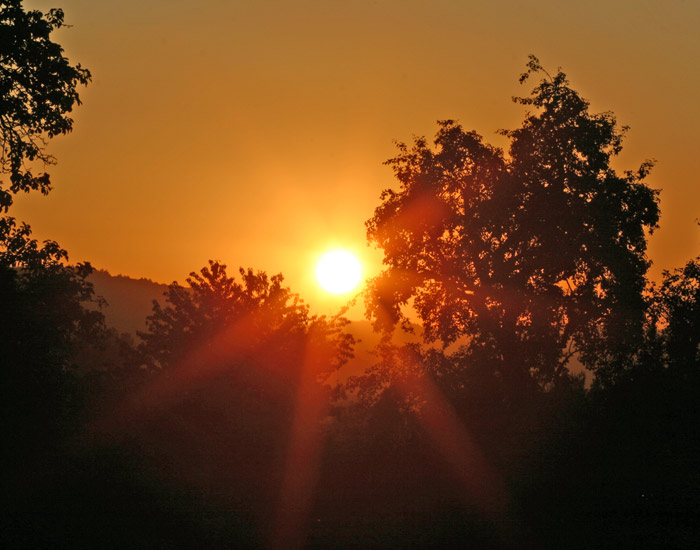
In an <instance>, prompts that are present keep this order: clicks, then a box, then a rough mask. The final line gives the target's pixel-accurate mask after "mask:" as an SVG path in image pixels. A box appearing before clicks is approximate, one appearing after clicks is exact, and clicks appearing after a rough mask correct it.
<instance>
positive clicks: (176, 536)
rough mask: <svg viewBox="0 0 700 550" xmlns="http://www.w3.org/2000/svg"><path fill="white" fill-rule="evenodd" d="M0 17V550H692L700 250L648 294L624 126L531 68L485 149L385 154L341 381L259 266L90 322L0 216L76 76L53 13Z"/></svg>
mask: <svg viewBox="0 0 700 550" xmlns="http://www.w3.org/2000/svg"><path fill="white" fill-rule="evenodd" d="M0 10H1V11H0V23H1V24H2V25H1V26H0V30H1V32H2V33H3V34H2V42H1V44H0V45H1V47H2V48H3V50H2V52H0V53H1V56H0V93H1V94H2V95H1V98H0V109H1V114H2V125H1V126H0V128H1V129H2V137H3V144H4V149H3V161H2V175H3V177H4V178H5V179H6V181H3V182H2V184H0V210H2V214H3V215H5V217H3V218H1V219H0V366H1V372H2V386H1V387H2V400H1V401H2V407H3V411H2V438H3V449H4V450H3V455H2V457H3V463H2V467H1V471H2V476H3V495H4V497H5V498H4V505H3V520H2V542H3V546H4V547H6V548H81V547H85V548H149V549H150V548H268V547H269V548H301V547H308V548H426V547H427V548H433V547H434V548H450V547H459V548H463V547H466V548H480V549H488V548H494V549H495V548H513V549H516V548H582V549H583V548H586V549H588V548H635V549H638V548H696V547H697V546H698V542H700V533H698V531H699V529H698V522H697V521H696V520H697V513H698V511H700V479H699V476H700V474H699V473H698V472H699V471H700V470H699V469H698V464H700V438H698V426H699V421H700V410H699V407H698V402H699V401H698V389H699V388H700V380H699V377H700V351H699V347H698V346H699V344H700V258H697V259H694V260H691V261H689V262H688V263H687V265H686V266H684V267H682V268H680V269H678V270H675V271H673V272H671V273H666V274H665V275H664V278H663V281H662V282H661V283H660V284H658V285H653V284H651V283H649V282H648V281H647V279H646V271H647V268H648V266H649V261H648V259H647V257H646V236H647V234H648V232H650V231H652V230H653V229H654V228H655V227H656V225H657V222H658V217H659V212H658V199H657V193H656V192H655V191H653V190H652V189H650V188H649V187H648V186H647V185H646V184H645V183H644V179H645V177H646V175H647V173H648V171H649V169H650V168H651V164H650V163H644V164H643V165H642V166H641V167H640V169H639V170H636V171H629V172H624V173H623V174H618V173H617V172H616V171H615V170H613V168H612V167H611V165H610V162H611V158H612V157H614V156H615V155H616V154H617V153H618V152H619V151H620V149H621V143H622V134H623V130H621V129H620V128H618V126H617V124H616V121H615V119H614V117H613V115H612V114H610V113H602V114H594V113H590V112H589V110H588V103H587V102H586V101H585V100H584V99H582V98H581V97H580V96H579V95H578V93H577V92H576V91H575V90H573V89H571V88H570V86H569V84H568V82H567V80H566V77H565V76H564V74H563V73H561V72H557V73H556V74H555V75H553V76H551V75H549V74H548V73H547V72H546V71H545V70H544V69H543V68H542V67H541V66H540V65H539V62H538V61H537V60H536V59H535V58H531V60H530V63H529V64H528V72H527V73H525V74H524V75H523V80H526V79H527V78H529V77H532V76H533V75H534V76H535V77H537V78H540V80H539V82H538V84H537V85H536V87H535V88H534V89H533V90H532V92H531V93H530V94H529V95H528V96H527V97H525V98H523V99H519V100H518V101H519V102H520V103H522V104H524V105H526V106H528V108H529V109H531V112H530V113H529V114H528V115H527V116H526V118H525V120H524V122H523V124H522V126H521V127H520V128H518V129H516V130H513V131H506V132H504V134H505V135H506V136H507V137H508V138H509V140H510V149H509V151H508V152H507V154H506V153H504V152H503V151H501V150H499V149H497V148H495V147H492V146H489V145H488V144H485V143H484V142H483V141H482V138H481V136H479V135H477V134H476V133H474V132H466V131H464V130H463V129H462V127H461V126H460V125H459V124H457V123H455V122H453V121H442V122H440V123H439V128H438V132H437V136H436V139H435V142H434V146H431V145H429V144H428V143H427V142H426V141H425V140H423V139H418V140H416V141H415V142H414V143H413V144H412V145H411V146H408V145H400V146H399V154H398V156H397V157H396V158H395V159H392V160H390V161H388V164H389V165H391V166H392V167H393V168H394V171H395V175H396V178H397V180H398V183H399V188H398V189H397V190H388V191H385V192H384V194H383V195H382V198H381V201H382V202H381V204H380V205H379V207H378V208H377V209H376V211H375V215H374V217H373V218H372V219H371V220H369V221H368V222H367V228H368V238H369V239H370V240H371V241H372V242H374V243H376V244H377V245H378V246H380V247H381V248H382V249H383V250H384V252H385V270H384V271H383V273H382V274H381V275H380V276H379V277H378V278H376V279H375V280H374V281H372V282H371V283H370V284H369V286H368V289H367V292H366V296H365V298H366V303H367V312H368V317H369V318H370V319H371V320H372V321H373V322H374V324H375V328H376V330H377V331H379V332H381V333H382V334H383V335H384V338H383V339H382V343H381V344H380V345H379V346H378V347H377V350H376V361H375V363H374V365H372V366H371V367H370V368H368V369H367V370H366V371H365V372H364V373H362V374H359V375H356V376H353V377H350V378H349V379H344V380H343V382H342V383H340V382H338V380H339V378H337V377H336V374H337V372H338V371H339V369H341V368H342V367H343V365H344V364H345V363H346V362H347V360H348V359H349V358H350V357H351V355H352V350H353V345H354V344H355V342H354V339H353V337H352V336H351V335H350V334H348V333H347V330H346V329H347V324H346V323H347V322H346V321H345V320H344V319H343V318H342V317H340V316H337V317H333V318H327V317H317V316H314V315H311V314H310V312H309V309H308V307H307V306H306V305H305V304H304V303H302V302H301V301H299V299H298V298H297V297H296V295H294V294H293V293H292V292H291V291H290V290H289V289H287V288H286V287H285V286H284V284H283V281H282V277H281V276H273V277H268V276H267V275H266V274H265V273H261V272H255V271H253V270H240V272H239V273H238V274H236V276H232V275H231V274H229V273H228V272H227V271H226V267H225V266H223V265H221V264H220V263H218V262H210V264H209V265H208V266H206V267H204V268H203V269H201V270H200V271H199V272H196V273H192V274H191V276H190V278H189V279H188V280H187V284H186V286H180V285H178V284H175V283H174V284H172V285H170V287H169V288H168V290H167V292H166V293H165V295H164V297H163V300H161V301H159V302H156V303H154V306H153V310H152V313H151V315H150V316H149V317H148V318H147V320H146V325H145V330H144V331H142V332H140V333H138V335H137V336H136V337H132V336H129V335H126V334H119V333H118V332H117V331H116V330H115V329H111V328H110V327H108V326H107V325H106V323H105V319H104V316H103V313H102V310H101V308H102V306H103V303H102V301H101V300H100V298H99V297H97V296H95V293H94V290H93V288H92V285H91V284H90V283H89V282H88V280H87V277H88V275H89V274H90V273H91V271H92V268H91V267H90V266H89V265H88V264H79V265H70V264H69V263H68V260H67V254H66V252H65V251H64V250H62V249H61V248H60V247H59V246H58V245H57V244H56V243H53V242H46V243H43V244H40V243H37V242H36V241H35V240H33V239H32V237H31V232H30V229H29V227H27V226H26V225H23V224H21V223H19V222H16V221H15V220H14V219H13V218H11V217H9V216H7V213H8V212H9V210H10V207H11V205H12V196H13V195H14V194H15V193H17V192H19V191H28V190H32V189H38V190H41V191H44V192H47V191H48V190H49V187H50V179H49V176H48V175H46V174H43V173H42V174H40V175H38V176H37V175H34V174H33V173H32V172H31V170H30V169H29V168H28V166H30V165H31V163H32V162H33V161H36V160H43V161H44V162H50V161H51V159H50V158H49V157H47V156H46V155H44V153H43V149H42V147H41V145H42V143H43V142H42V138H44V137H52V136H54V135H56V134H59V133H65V132H68V131H70V129H71V121H70V119H69V118H68V114H69V113H70V110H71V108H72V107H73V105H74V104H75V103H76V102H77V101H78V94H77V92H76V87H77V86H78V85H80V84H86V83H87V82H88V81H89V77H90V75H89V73H88V72H87V71H86V70H85V69H82V68H80V66H77V67H72V66H70V65H69V64H68V61H67V60H66V59H65V58H63V57H62V55H61V50H60V47H59V46H58V45H56V44H54V43H52V42H51V41H50V40H49V34H50V32H51V30H52V29H54V28H57V27H60V26H61V25H62V21H63V15H62V13H61V12H60V11H52V12H49V13H48V14H44V15H42V14H40V13H38V12H29V13H27V12H25V11H24V10H23V8H22V6H21V2H19V1H6V2H2V3H0ZM27 75H31V76H27ZM409 311H412V313H409ZM416 321H417V322H418V323H419V324H420V326H421V329H422V334H423V340H424V342H423V343H421V344H416V343H409V344H401V345H399V344H394V343H392V342H393V340H392V338H391V335H392V331H394V330H401V329H400V326H402V325H403V326H405V327H407V328H410V327H411V326H412V322H416ZM397 327H399V328H397ZM573 362H576V363H580V364H582V365H583V366H584V367H586V369H587V370H588V372H589V377H590V380H592V383H590V384H586V382H585V380H584V377H583V376H581V375H575V374H572V372H571V370H570V367H571V365H572V364H573ZM341 379H342V378H341Z"/></svg>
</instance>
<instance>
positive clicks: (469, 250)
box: [367, 57, 658, 395]
mask: <svg viewBox="0 0 700 550" xmlns="http://www.w3.org/2000/svg"><path fill="white" fill-rule="evenodd" d="M533 74H540V75H543V76H544V77H543V78H542V80H541V81H540V83H539V84H538V85H537V86H536V87H535V88H534V89H533V91H532V93H531V95H530V96H529V97H526V98H516V99H515V101H517V102H518V103H521V104H523V105H526V106H531V107H533V108H535V109H536V112H535V113H531V114H528V115H527V117H526V119H525V121H524V123H523V125H522V127H521V128H518V129H516V130H512V131H502V134H503V135H505V136H506V137H508V138H509V139H510V150H509V154H508V155H507V156H506V155H504V153H503V152H502V151H501V150H500V149H498V148H496V147H493V146H490V145H487V144H485V143H484V142H483V141H482V138H481V136H479V135H478V134H477V133H475V132H466V131H464V130H463V129H462V127H461V126H460V125H458V124H457V123H455V122H454V121H449V120H447V121H442V122H440V123H439V125H440V128H439V130H438V133H437V136H436V139H435V145H436V148H435V149H433V148H431V147H430V146H429V145H428V143H427V142H426V140H425V139H423V138H418V139H416V140H415V142H414V144H413V146H412V147H410V148H409V147H408V146H407V145H405V144H399V155H398V156H397V157H396V158H393V159H391V160H389V161H387V164H389V165H390V166H392V167H393V169H394V173H395V175H396V178H397V179H398V180H399V183H400V188H399V190H398V191H396V190H391V189H389V190H386V191H384V192H383V194H382V204H381V205H380V206H379V207H378V208H377V209H376V211H375V214H374V216H373V217H372V218H371V219H370V220H369V221H368V222H367V230H368V238H369V240H370V241H371V242H374V243H376V244H377V245H378V246H380V247H381V248H382V249H383V250H384V264H385V266H386V268H385V269H384V271H383V272H382V273H381V274H380V275H379V276H378V277H377V278H376V279H375V280H374V281H373V282H372V284H371V288H370V290H369V294H368V302H367V303H368V312H369V314H370V315H371V316H372V317H373V318H374V319H375V323H376V325H377V326H378V327H383V328H386V327H390V326H393V325H394V324H395V323H397V322H399V321H404V322H405V321H406V320H407V318H406V316H405V313H404V312H403V311H402V309H401V308H402V306H405V305H406V304H408V303H409V300H412V304H413V307H414V309H415V311H416V313H417V315H418V317H419V318H420V320H421V322H422V325H423V328H424V338H425V340H426V341H428V342H433V341H441V342H442V343H443V344H444V345H448V344H452V343H454V342H456V341H459V342H460V344H461V351H460V353H461V354H462V355H463V356H464V357H466V356H468V355H469V354H470V353H479V354H481V355H483V354H484V351H485V350H486V349H488V350H491V351H490V352H489V353H490V354H491V355H492V358H493V360H494V361H493V363H492V364H493V366H494V369H495V371H496V372H497V373H498V376H499V377H500V378H501V379H502V381H503V383H504V384H505V386H506V387H510V390H509V391H510V393H511V395H513V394H514V393H520V392H522V391H524V390H525V389H526V388H527V387H528V386H530V385H532V383H533V382H536V383H538V384H539V385H542V386H546V385H548V384H551V383H553V382H555V381H556V380H557V379H559V378H561V377H562V376H564V375H565V374H566V365H567V362H568V361H569V360H570V359H571V357H572V356H574V355H575V354H578V355H579V356H580V358H581V360H582V361H583V362H584V364H585V365H586V366H588V367H589V368H592V369H595V370H601V369H603V368H608V367H609V366H610V365H616V367H615V368H618V369H619V368H624V364H625V362H626V361H627V359H628V358H629V356H630V353H631V350H632V351H633V350H634V345H635V342H636V341H637V340H638V338H639V336H640V334H641V330H642V325H643V318H644V301H643V299H642V291H643V289H644V285H645V279H644V275H645V272H646V269H647V267H648V263H649V262H648V260H647V258H646V255H645V251H646V240H645V230H653V229H654V227H656V224H657V221H658V205H657V196H656V192H655V191H654V190H652V189H650V188H649V187H647V186H646V185H645V184H644V178H645V177H646V175H647V173H648V172H649V169H650V167H651V163H650V162H645V163H643V164H642V166H641V167H640V168H639V170H637V171H635V172H631V171H628V172H625V173H624V174H622V175H620V174H618V173H617V172H616V171H615V170H614V169H613V168H612V166H611V159H612V157H614V156H615V155H616V154H618V153H619V152H620V150H621V147H622V138H623V135H624V131H625V129H626V128H624V127H623V128H619V127H618V126H617V123H616V120H615V117H614V116H613V115H612V114H611V113H602V114H593V113H591V112H589V109H588V102H587V101H586V100H584V99H583V98H582V97H581V96H580V95H579V94H578V93H577V92H576V91H575V90H573V89H572V88H571V87H570V86H569V83H568V81H567V79H566V76H565V75H564V74H563V73H562V72H561V71H558V72H557V73H556V74H555V75H554V76H550V75H549V74H548V73H547V72H546V71H545V70H544V69H543V68H542V67H541V66H540V64H539V62H538V60H537V59H536V58H535V57H531V59H530V62H529V64H528V71H527V72H526V73H525V74H523V75H522V77H521V81H524V80H526V79H527V78H528V77H529V76H531V75H533Z"/></svg>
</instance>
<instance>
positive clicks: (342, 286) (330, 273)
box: [316, 250, 362, 294]
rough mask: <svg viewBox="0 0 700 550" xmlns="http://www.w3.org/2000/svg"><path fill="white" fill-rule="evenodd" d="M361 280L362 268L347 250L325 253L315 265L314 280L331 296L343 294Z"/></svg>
mask: <svg viewBox="0 0 700 550" xmlns="http://www.w3.org/2000/svg"><path fill="white" fill-rule="evenodd" d="M360 279H362V267H361V266H360V261H359V260H358V259H357V257H356V256H355V255H354V254H352V253H350V252H348V251H347V250H331V251H330V252H326V253H325V254H324V255H323V256H321V259H320V260H319V261H318V263H317V264H316V280H318V284H320V285H321V287H322V288H323V289H324V290H326V291H328V292H330V293H332V294H345V293H346V292H350V291H351V290H352V289H353V288H355V287H356V286H357V285H358V283H359V282H360Z"/></svg>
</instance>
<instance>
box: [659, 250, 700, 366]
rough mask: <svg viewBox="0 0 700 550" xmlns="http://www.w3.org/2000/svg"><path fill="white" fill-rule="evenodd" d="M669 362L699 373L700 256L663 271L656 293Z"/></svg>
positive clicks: (670, 364)
mask: <svg viewBox="0 0 700 550" xmlns="http://www.w3.org/2000/svg"><path fill="white" fill-rule="evenodd" d="M655 306H656V308H657V313H658V316H659V318H660V322H661V325H662V327H661V328H662V338H663V341H664V345H665V349H666V360H667V361H668V366H669V367H670V368H672V369H676V370H678V371H680V372H679V374H681V373H684V374H685V375H686V376H687V375H689V374H692V375H693V376H694V377H697V376H699V375H700V256H699V257H697V258H695V259H694V260H691V261H689V262H688V263H687V264H686V265H685V266H684V267H682V268H679V269H675V270H674V271H673V272H668V271H665V272H664V276H663V281H662V284H661V286H660V288H659V289H658V291H657V293H656V295H655Z"/></svg>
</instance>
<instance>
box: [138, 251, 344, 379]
mask: <svg viewBox="0 0 700 550" xmlns="http://www.w3.org/2000/svg"><path fill="white" fill-rule="evenodd" d="M239 274H240V282H239V281H237V280H236V278H235V277H230V276H229V275H228V274H227V273H226V266H225V265H223V264H220V263H218V262H215V261H210V262H209V266H208V267H204V268H202V269H201V270H200V272H199V273H194V272H193V273H191V274H190V276H189V277H188V278H187V284H188V287H189V288H185V287H182V286H181V285H179V284H178V283H173V284H171V285H170V286H169V288H168V290H167V292H166V293H165V301H166V305H165V306H161V305H160V303H159V302H158V301H154V303H153V314H152V315H150V316H149V317H148V318H147V331H146V332H141V333H139V336H140V337H141V339H142V340H143V344H142V346H141V349H142V351H143V353H144V357H145V359H146V362H147V364H148V365H149V366H150V367H151V368H155V369H158V370H168V369H172V368H175V367H176V366H178V364H179V363H181V362H182V361H185V360H187V359H188V356H189V355H190V354H192V353H196V354H198V355H199V357H200V358H207V357H208V358H210V359H212V358H214V357H215V358H218V359H221V358H226V357H230V358H235V359H236V360H238V361H241V360H242V361H246V360H248V361H253V362H257V361H259V360H260V359H261V358H264V359H265V360H269V361H272V362H275V361H277V362H282V363H285V362H288V361H294V360H297V361H298V360H300V358H301V357H303V355H304V353H305V352H306V347H305V346H307V345H308V344H310V343H311V342H312V341H313V343H314V345H320V346H326V347H328V349H327V350H326V351H328V352H329V353H328V354H327V359H328V361H327V363H325V364H324V365H323V366H322V367H321V370H320V371H319V372H318V373H317V374H318V376H319V377H327V376H328V375H329V374H331V373H332V372H334V371H335V370H337V369H338V368H340V366H341V365H342V364H343V363H344V362H345V361H346V360H347V359H348V358H349V357H350V356H351V352H352V342H353V341H352V337H351V336H350V335H348V334H343V333H342V327H343V326H344V325H345V324H346V323H347V322H346V321H345V320H344V319H342V318H340V317H338V318H333V319H327V318H325V317H320V318H319V317H316V316H312V315H310V314H309V308H308V306H307V305H305V304H304V303H303V302H301V301H300V300H299V297H298V296H297V295H295V294H292V293H291V291H290V290H289V288H287V287H284V286H282V282H283V277H282V275H279V274H278V275H273V276H272V277H268V276H267V274H265V273H264V272H254V271H253V270H252V269H248V270H244V269H243V268H241V269H240V270H239ZM204 360H205V359H203V361H204ZM263 362H264V361H263Z"/></svg>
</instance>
